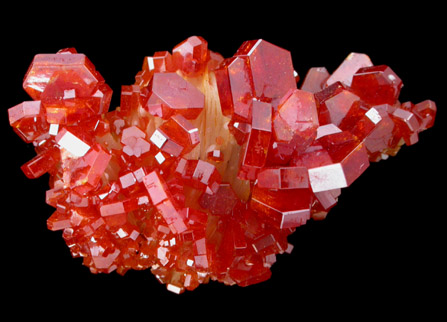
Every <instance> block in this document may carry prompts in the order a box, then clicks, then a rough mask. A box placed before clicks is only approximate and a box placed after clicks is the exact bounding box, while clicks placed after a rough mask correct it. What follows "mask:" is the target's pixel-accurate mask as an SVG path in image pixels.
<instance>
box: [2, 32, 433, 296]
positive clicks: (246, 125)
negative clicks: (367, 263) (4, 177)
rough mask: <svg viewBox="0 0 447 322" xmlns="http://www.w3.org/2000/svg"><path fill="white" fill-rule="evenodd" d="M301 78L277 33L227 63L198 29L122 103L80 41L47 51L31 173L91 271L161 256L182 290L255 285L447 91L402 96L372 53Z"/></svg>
mask: <svg viewBox="0 0 447 322" xmlns="http://www.w3.org/2000/svg"><path fill="white" fill-rule="evenodd" d="M298 81H299V76H298V74H297V73H296V72H295V71H294V68H293V65H292V59H291V55H290V52H289V51H287V50H284V49H282V48H279V47H277V46H275V45H273V44H271V43H269V42H267V41H265V40H262V39H260V40H253V41H246V42H245V43H243V44H242V46H241V47H240V48H239V49H238V50H237V52H236V53H235V55H234V56H233V57H231V58H227V59H224V58H223V57H222V56H221V55H219V54H218V53H215V52H213V51H210V50H209V49H208V44H207V42H206V41H205V40H204V39H203V38H201V37H197V36H193V37H190V38H188V39H186V40H185V41H183V42H181V43H180V44H178V45H177V46H175V47H174V48H173V50H172V53H170V52H167V51H163V52H156V53H154V54H153V56H148V57H145V58H144V61H143V66H142V70H141V71H139V72H138V73H137V74H136V77H135V83H134V84H132V85H126V86H122V88H121V102H120V106H119V107H118V108H116V109H115V110H113V111H109V105H110V101H111V96H112V90H111V89H110V87H109V86H108V85H107V84H106V83H105V81H104V79H103V77H102V76H101V75H100V74H99V72H98V71H96V69H95V67H94V66H93V64H92V63H91V62H90V60H89V59H88V58H87V57H86V56H85V55H83V54H79V53H77V52H76V50H75V49H73V48H68V49H63V50H60V51H59V52H58V53H56V54H39V55H36V56H35V58H34V60H33V61H32V63H31V66H30V67H29V69H28V71H27V73H26V75H25V78H24V82H23V87H24V89H25V91H26V92H27V93H28V94H29V95H30V96H31V98H32V99H33V100H32V101H25V102H23V103H21V104H18V105H16V106H14V107H11V108H10V109H9V110H8V113H9V121H10V124H11V126H12V127H13V129H14V131H15V132H16V133H17V134H18V135H19V136H20V137H21V138H22V139H23V140H24V141H25V142H27V143H32V144H33V145H34V147H35V150H36V152H37V156H35V157H34V158H33V159H32V160H30V161H29V162H27V163H26V164H24V165H23V166H22V170H23V172H24V173H25V175H26V176H27V177H28V178H38V177H40V176H42V175H43V174H45V173H49V176H50V189H49V190H48V191H47V193H46V202H47V203H48V204H49V205H51V206H53V207H54V208H55V209H56V210H55V211H54V213H53V214H52V215H51V216H50V217H49V219H48V221H47V225H48V228H49V229H50V230H54V231H56V230H61V231H62V232H63V233H62V236H63V238H64V240H65V242H66V244H67V245H68V247H69V249H70V252H71V254H72V255H73V257H82V258H83V264H84V265H86V266H87V267H89V269H90V271H91V272H92V273H110V272H112V271H116V272H117V273H119V274H125V273H126V272H127V271H128V270H129V269H135V270H143V269H149V268H150V269H151V271H152V273H153V274H154V275H155V276H156V278H157V279H158V280H159V281H160V282H161V283H164V284H166V285H167V289H168V290H170V291H173V292H176V293H181V292H183V291H184V290H185V289H187V290H193V289H195V288H196V287H197V286H198V285H199V284H201V283H207V282H208V281H209V280H210V279H211V280H216V281H220V282H223V283H225V284H228V285H233V284H237V285H240V286H247V285H250V284H254V283H259V282H262V281H265V280H266V279H268V278H269V277H270V275H271V271H270V267H271V266H272V264H273V263H275V260H276V255H277V254H281V253H290V252H291V251H292V248H293V246H292V245H291V244H289V243H288V241H287V237H288V235H290V234H291V233H293V232H294V231H295V229H296V227H298V226H300V225H303V224H305V223H306V221H307V220H309V219H311V218H313V219H316V220H318V219H323V218H325V217H326V214H327V213H328V211H329V210H330V209H331V208H332V207H333V206H334V205H335V204H336V203H337V198H338V197H339V195H340V193H341V188H345V187H348V186H349V185H350V184H351V183H352V182H353V181H354V180H355V179H357V178H358V177H359V176H360V175H361V174H362V173H363V172H364V171H365V169H366V168H367V167H368V166H369V164H370V162H376V161H379V160H381V159H386V158H387V157H388V156H390V155H391V156H393V155H395V154H396V153H397V152H398V150H399V149H400V147H401V146H402V145H404V144H406V145H412V144H414V143H416V142H417V141H418V134H419V133H420V132H421V131H423V130H426V129H428V128H430V127H431V126H432V125H433V123H434V118H435V114H436V105H435V103H434V102H432V101H430V100H426V101H423V102H420V103H418V104H413V103H411V102H405V103H401V102H399V100H398V99H399V93H400V90H401V88H402V81H401V79H400V78H399V77H398V76H397V75H396V74H395V73H394V72H393V70H392V69H391V68H390V67H388V66H386V65H373V64H372V62H371V60H370V58H369V57H368V56H366V55H365V54H358V53H351V54H350V55H349V56H348V57H347V58H346V59H345V60H344V61H343V62H342V64H341V65H340V66H339V67H338V68H337V69H336V70H335V71H334V72H333V73H332V74H329V73H328V72H327V70H326V69H325V68H324V67H317V68H311V69H310V70H309V71H308V73H307V75H306V77H305V78H304V81H303V82H302V85H301V87H300V89H298V88H297V82H298Z"/></svg>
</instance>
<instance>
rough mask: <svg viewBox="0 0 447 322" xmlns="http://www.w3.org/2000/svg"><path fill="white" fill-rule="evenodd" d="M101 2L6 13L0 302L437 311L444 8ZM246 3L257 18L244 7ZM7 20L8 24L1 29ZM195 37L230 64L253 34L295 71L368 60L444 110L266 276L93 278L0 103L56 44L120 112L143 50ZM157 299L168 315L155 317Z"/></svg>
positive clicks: (407, 95) (404, 94)
mask: <svg viewBox="0 0 447 322" xmlns="http://www.w3.org/2000/svg"><path fill="white" fill-rule="evenodd" d="M111 6H113V5H111V4H108V5H107V6H106V7H104V8H103V9H101V10H97V11H96V10H95V11H92V10H91V9H90V7H89V6H88V5H87V4H82V5H81V4H79V3H78V4H76V5H74V4H73V5H72V6H71V7H68V8H61V7H53V8H56V9H55V11H50V8H49V9H48V10H46V8H42V7H40V6H39V5H36V7H35V8H34V7H32V8H31V7H26V8H23V9H22V10H21V11H15V10H12V12H9V13H8V12H5V13H3V15H4V17H3V18H4V19H2V25H1V27H2V29H1V36H2V39H1V40H0V41H1V49H2V50H1V62H2V63H1V82H2V85H1V93H2V97H1V103H0V105H1V109H2V112H1V113H2V114H1V116H0V120H1V125H0V129H1V135H2V136H1V144H2V150H1V154H0V155H1V162H2V177H1V178H2V186H3V190H2V195H1V199H2V211H1V221H0V224H1V228H0V231H1V233H0V236H1V238H2V239H1V245H2V246H1V258H2V259H1V261H2V270H3V271H4V272H3V273H2V277H3V280H4V287H3V291H4V292H5V293H6V294H7V298H8V302H6V303H7V304H8V303H11V304H21V305H22V306H23V307H29V306H30V305H32V304H35V303H41V304H39V307H40V310H41V311H42V312H44V313H46V314H50V313H52V312H55V310H56V309H62V312H65V313H67V314H74V313H76V312H78V313H81V314H86V313H85V309H88V308H91V309H94V310H95V311H97V312H99V313H101V314H102V313H105V312H106V311H111V312H116V313H120V312H131V311H139V310H141V311H144V312H146V311H145V310H147V317H148V318H150V316H151V311H152V310H154V309H157V310H159V311H162V312H164V314H168V316H171V315H172V316H181V314H183V313H182V312H183V311H181V312H180V311H176V310H177V308H179V306H178V305H180V303H188V304H191V305H192V306H191V307H190V311H188V312H190V313H189V314H190V315H191V314H192V316H200V315H201V314H204V311H203V310H204V309H205V308H206V307H213V308H216V312H217V313H218V314H221V313H222V314H223V312H234V311H235V310H237V309H238V308H244V311H245V312H247V313H248V314H250V315H251V314H253V313H254V312H256V311H257V312H261V313H262V312H265V313H269V312H272V313H275V314H286V313H287V314H288V313H293V314H294V316H296V317H299V316H300V312H301V311H302V310H304V311H310V312H311V313H313V314H315V315H320V314H321V313H330V314H335V313H341V314H343V315H345V314H346V315H354V316H356V317H357V318H360V319H363V317H365V316H372V315H374V316H377V317H385V316H389V314H390V313H391V314H395V316H396V317H399V316H402V315H403V314H406V313H408V312H410V313H411V314H413V313H415V312H419V313H423V314H427V313H430V312H433V311H434V310H435V309H436V308H437V307H438V302H437V299H438V296H435V294H439V293H438V292H439V291H441V293H442V292H443V291H442V282H443V274H442V268H444V267H445V266H444V264H442V259H443V257H444V256H445V252H444V251H443V250H444V247H443V246H444V244H445V238H444V236H445V233H444V229H445V228H444V227H445V226H444V224H443V218H444V216H445V205H444V204H445V196H444V195H445V190H446V189H445V167H444V163H445V152H444V150H445V148H444V144H445V141H444V140H445V134H444V126H445V108H444V107H445V105H446V99H445V96H444V95H445V93H446V91H445V78H446V68H445V49H444V48H443V44H442V43H443V42H445V30H444V31H443V30H442V27H444V29H445V26H443V23H442V20H440V19H439V17H438V16H439V14H438V13H439V12H440V11H441V9H440V8H437V7H430V4H429V3H425V4H424V5H423V6H420V5H419V6H418V7H411V6H410V5H406V6H405V7H399V8H390V7H389V5H386V4H379V3H374V4H372V3H371V4H368V5H365V6H364V7H360V6H359V5H358V4H357V5H355V6H354V7H349V4H348V3H346V2H343V3H338V4H334V3H333V4H332V6H331V7H326V5H325V4H317V5H316V8H307V7H304V6H302V5H301V4H300V3H298V5H297V6H296V7H293V8H292V7H290V4H289V5H286V4H283V3H280V2H278V3H277V4H276V3H265V4H264V5H261V4H259V3H256V4H252V5H250V6H249V7H248V8H247V9H246V8H243V7H242V6H240V5H239V4H229V3H227V4H218V5H217V6H216V7H213V6H212V5H210V4H207V5H199V4H196V3H189V4H186V7H185V9H184V10H183V9H179V8H176V9H177V10H178V11H180V14H176V15H174V14H173V11H174V10H175V8H170V7H171V6H172V4H165V5H164V6H162V8H158V7H156V6H155V5H151V4H149V5H147V8H146V6H144V7H143V6H141V7H140V6H138V5H135V4H130V3H129V4H120V5H119V8H118V9H119V10H117V11H118V12H119V13H117V14H115V11H109V10H110V7H111ZM255 6H257V9H261V11H262V12H261V13H257V12H256V11H250V10H252V9H253V8H254V7H255ZM349 8H353V9H349ZM39 9H41V10H39ZM115 9H116V8H115ZM112 12H113V13H112ZM203 12H207V13H206V14H205V16H203V15H204V13H203ZM177 13H178V12H177ZM9 15H11V16H12V19H11V20H10V21H11V22H10V23H6V22H5V19H6V18H11V17H9ZM21 28H22V29H21ZM191 35H200V36H202V37H204V38H205V39H206V40H207V41H208V47H209V48H210V49H211V50H213V51H216V52H219V53H221V54H222V55H223V56H225V57H230V56H232V55H233V54H234V52H235V51H236V50H237V49H238V47H239V46H240V45H241V44H242V42H243V41H245V40H250V39H258V38H263V39H265V40H267V41H270V42H272V43H274V44H276V45H278V46H280V47H283V48H285V49H288V50H290V51H291V53H292V58H293V62H294V67H295V69H296V71H297V72H298V73H299V74H300V75H301V76H302V78H303V77H304V76H305V74H306V72H307V70H308V69H309V68H310V67H314V66H325V67H326V68H327V69H328V71H329V72H332V71H334V70H335V68H336V67H337V66H338V65H339V64H340V63H341V62H342V60H343V59H344V58H345V57H346V56H347V55H348V54H349V53H350V52H361V53H366V54H368V55H369V56H370V58H371V60H372V61H373V63H374V64H376V65H379V64H386V65H389V66H390V67H391V68H392V69H393V70H394V71H395V72H396V74H397V75H399V76H400V78H401V79H402V80H403V82H404V87H403V89H402V91H401V96H400V100H401V101H402V102H404V101H408V100H411V101H412V102H414V103H418V102H420V101H423V100H425V99H431V100H433V101H435V102H436V103H437V106H438V115H437V119H436V123H435V126H434V127H433V128H432V129H430V130H428V131H426V132H423V133H422V134H421V135H420V141H419V142H418V143H417V144H416V145H414V146H411V147H407V146H404V147H403V148H402V149H401V151H400V152H399V154H398V155H397V156H396V157H392V158H389V159H388V160H386V161H382V162H379V163H374V164H371V166H370V168H369V169H368V170H367V171H366V172H365V173H364V174H363V175H362V176H361V177H360V178H359V179H358V180H357V181H356V182H354V183H353V184H352V186H351V187H349V188H347V189H344V190H343V193H342V195H341V197H340V198H339V203H338V205H337V206H336V207H335V208H334V209H333V210H331V212H330V214H329V216H328V218H327V219H326V220H325V221H321V222H313V221H310V222H309V223H308V224H307V225H305V226H303V227H300V228H298V229H297V231H296V232H295V234H293V235H292V236H291V237H290V239H289V240H290V242H291V243H292V244H294V246H295V248H294V250H293V253H292V254H290V255H287V254H284V255H279V256H278V257H277V262H276V263H275V264H274V265H273V267H272V272H273V276H272V278H271V279H270V280H268V281H267V282H264V283H261V284H258V285H253V286H250V287H246V288H241V287H237V286H232V287H229V286H224V285H223V284H220V283H217V282H210V283H209V284H207V285H201V286H200V287H199V288H198V289H196V290H195V291H193V292H186V293H184V294H182V295H180V296H178V295H175V294H172V293H170V292H168V291H166V289H165V286H164V285H161V284H160V283H159V282H158V281H157V280H156V279H155V277H154V276H153V275H152V274H151V273H150V272H149V271H142V272H135V271H131V272H129V273H127V274H126V275H125V276H119V275H118V274H116V273H112V274H108V275H107V274H100V275H93V274H91V273H90V272H89V270H88V269H87V268H86V267H84V266H83V265H82V263H81V261H82V260H81V259H72V258H71V256H70V253H69V250H68V248H67V247H66V245H65V243H64V241H63V239H62V237H61V233H60V232H51V231H49V230H47V228H46V219H47V218H48V217H49V216H50V215H51V213H52V212H53V209H52V208H51V207H50V206H48V205H46V204H45V191H46V190H47V188H48V177H47V176H44V177H42V178H39V179H36V180H28V179H26V177H25V176H24V175H23V173H22V172H21V170H20V165H22V164H23V163H25V162H26V161H28V160H29V159H31V158H32V157H33V156H34V155H35V153H34V150H33V148H32V146H31V145H27V144H25V143H24V142H23V141H21V139H20V138H19V137H18V136H16V135H15V133H14V132H13V131H12V129H11V128H10V127H9V123H8V119H7V109H8V108H9V107H12V106H14V105H16V104H19V103H21V102H22V101H24V100H29V97H28V96H27V94H26V93H25V92H24V91H23V90H22V80H23V76H24V75H25V73H26V70H27V68H28V66H29V64H30V63H31V61H32V58H33V56H34V55H35V54H38V53H54V52H56V51H57V50H59V49H61V48H65V47H75V48H76V49H77V50H78V52H81V53H85V54H86V55H87V56H88V57H89V58H90V60H91V61H92V62H93V63H94V64H95V66H96V68H97V70H98V71H99V72H100V73H101V74H102V75H103V77H104V78H105V79H106V81H107V83H108V84H109V85H110V86H111V87H112V89H113V90H114V96H113V99H112V107H115V106H117V105H119V92H120V86H121V85H127V84H131V83H132V82H133V80H134V76H135V74H136V72H137V71H139V70H140V69H141V65H142V61H143V57H144V56H149V55H152V54H153V53H154V52H155V51H161V50H169V51H171V50H172V48H173V47H174V46H175V45H176V44H177V43H179V42H181V41H182V40H184V39H186V38H187V37H189V36H191ZM161 304H168V305H169V306H170V307H171V310H169V309H163V310H162V309H161V306H160V305H161ZM8 306H9V304H8ZM24 311H26V310H24ZM33 312H36V314H37V312H38V311H33ZM219 312H221V313H219ZM357 312H359V313H357ZM16 314H20V312H16ZM145 314H146V313H145ZM208 317H209V316H208Z"/></svg>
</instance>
